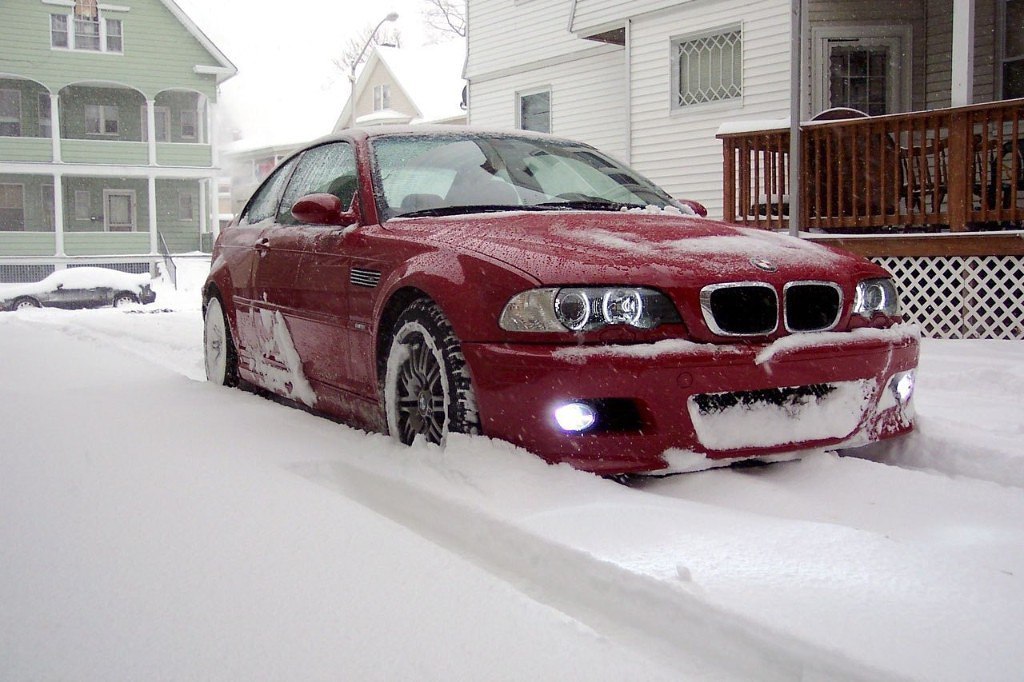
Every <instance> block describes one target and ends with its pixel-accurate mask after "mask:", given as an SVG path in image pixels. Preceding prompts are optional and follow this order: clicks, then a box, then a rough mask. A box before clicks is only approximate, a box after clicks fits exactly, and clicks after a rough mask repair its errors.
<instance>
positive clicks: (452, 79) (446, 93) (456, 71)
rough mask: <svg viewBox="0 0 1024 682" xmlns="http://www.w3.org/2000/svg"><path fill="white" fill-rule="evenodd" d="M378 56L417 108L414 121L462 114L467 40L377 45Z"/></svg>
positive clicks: (453, 116)
mask: <svg viewBox="0 0 1024 682" xmlns="http://www.w3.org/2000/svg"><path fill="white" fill-rule="evenodd" d="M376 52H377V56H378V57H379V58H380V60H381V61H382V62H383V63H384V65H385V66H386V67H387V68H388V70H389V71H391V75H392V76H394V77H395V80H396V81H397V82H398V85H399V86H401V88H402V89H403V90H404V91H405V93H406V94H407V95H408V96H409V99H410V100H412V103H413V105H414V106H415V107H416V108H417V109H419V113H420V115H419V116H418V117H416V118H415V119H413V120H414V121H416V122H430V121H444V120H448V119H451V118H457V117H460V116H464V115H465V112H464V111H463V109H462V107H461V104H462V89H463V88H464V87H465V86H466V81H465V80H464V79H463V78H462V69H463V66H464V65H465V61H466V43H465V41H463V40H451V41H449V42H446V43H440V44H437V45H427V46H425V47H418V48H397V47H378V48H377V50H376Z"/></svg>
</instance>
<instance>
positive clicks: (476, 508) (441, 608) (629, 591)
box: [0, 260, 1024, 680]
mask: <svg viewBox="0 0 1024 682" xmlns="http://www.w3.org/2000/svg"><path fill="white" fill-rule="evenodd" d="M205 267H206V264H205V262H203V261H202V260H195V261H190V262H184V263H183V264H182V265H181V271H182V272H181V277H182V287H181V289H180V290H179V291H177V292H175V291H173V290H170V289H169V288H168V287H167V286H166V285H164V286H158V287H156V288H157V290H158V294H159V295H158V298H157V301H156V303H155V304H153V305H150V306H140V307H137V308H134V309H128V310H112V309H106V310H92V311H60V310H27V311H21V312H18V313H3V314H0V382H2V384H3V387H4V396H5V399H4V404H3V408H2V409H0V438H2V440H0V443H2V445H0V661H2V664H0V679H3V680H8V679H10V680H36V679H74V680H118V679H124V680H138V679H186V678H187V679H247V680H248V679H266V680H280V679H303V680H306V679H331V680H337V679H353V680H524V679H538V680H549V679H569V680H647V679H650V680H683V679H722V680H731V679H758V680H774V679H779V680H784V679H826V680H834V679H863V680H880V679H921V680H968V679H969V680H1018V679H1021V671H1022V670H1024V647H1022V646H1021V644H1020V643H1021V642H1022V641H1024V618H1021V612H1022V607H1024V445H1022V444H1021V443H1022V441H1024V438H1022V436H1024V418H1022V417H1024V406H1022V403H1021V394H1020V390H1019V388H1018V387H1019V386H1020V385H1021V383H1022V381H1024V344H1022V343H1020V342H992V341H928V340H926V341H925V342H924V345H923V352H922V359H921V373H920V380H919V384H918V391H919V392H918V397H917V408H918V413H919V429H918V431H917V432H915V433H914V434H913V435H912V436H911V437H909V438H907V439H904V441H903V442H900V443H898V444H887V445H884V446H879V447H875V448H874V449H873V450H872V451H871V452H869V453H864V454H865V455H866V456H867V457H869V459H864V458H854V457H848V456H845V457H844V456H838V455H836V454H832V453H820V454H818V455H816V456H813V457H809V458H806V459H804V460H802V461H800V462H791V463H785V464H776V465H772V466H766V467H755V468H743V469H728V470H717V471H708V472H704V473H700V474H690V475H683V476H676V477H671V478H665V479H654V480H649V481H645V482H642V483H638V484H635V485H633V486H631V487H625V486H621V485H618V484H616V483H612V482H610V481H605V480H602V479H600V478H597V477H594V476H591V475H588V474H583V473H580V472H577V471H574V470H572V469H570V468H568V467H565V466H548V465H546V464H544V463H543V462H541V461H540V460H538V459H537V458H535V457H533V456H531V455H529V454H528V453H525V452H523V451H521V450H516V449H515V448H513V447H511V446H508V445H506V444H503V443H500V442H492V441H488V440H486V439H483V438H469V437H454V438H452V439H451V441H450V443H449V445H448V447H447V448H446V449H444V450H441V449H439V448H435V447H428V446H421V447H414V448H403V447H400V446H398V445H396V444H394V443H393V442H392V441H390V440H389V439H387V438H385V437H383V436H378V435H369V434H364V433H362V432H358V431H355V430H352V429H349V428H346V427H344V426H340V425H338V424H335V423H333V422H330V421H328V420H325V419H321V418H317V417H315V416H312V415H310V414H307V413H306V412H303V411H300V410H297V409H289V408H287V407H284V406H282V405H279V404H277V403H274V402H272V401H269V400H265V399H263V398H260V397H258V396H255V395H252V394H249V393H245V392H242V391H235V390H229V389H224V388H218V387H214V386H210V385H208V384H206V383H205V382H204V381H203V369H202V358H201V337H202V324H201V320H200V314H199V298H198V286H199V282H201V278H202V274H203V270H204V268H205Z"/></svg>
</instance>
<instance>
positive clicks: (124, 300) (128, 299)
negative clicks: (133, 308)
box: [110, 291, 139, 308]
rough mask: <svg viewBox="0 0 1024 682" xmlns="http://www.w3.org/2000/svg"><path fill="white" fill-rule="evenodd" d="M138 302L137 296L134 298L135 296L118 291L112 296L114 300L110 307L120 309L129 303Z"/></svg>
mask: <svg viewBox="0 0 1024 682" xmlns="http://www.w3.org/2000/svg"><path fill="white" fill-rule="evenodd" d="M138 302H139V299H138V297H137V296H135V294H132V293H129V292H127V291H119V292H117V293H116V294H114V299H113V300H112V301H111V302H110V305H112V306H114V307H115V308H120V307H122V306H125V305H128V304H130V303H138Z"/></svg>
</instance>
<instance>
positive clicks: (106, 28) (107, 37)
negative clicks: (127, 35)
mask: <svg viewBox="0 0 1024 682" xmlns="http://www.w3.org/2000/svg"><path fill="white" fill-rule="evenodd" d="M100 21H102V22H103V51H104V52H109V53H111V54H124V22H123V21H121V20H120V19H113V18H111V17H104V16H102V15H101V16H100ZM111 24H117V34H116V38H117V42H118V43H119V44H118V46H117V49H114V48H113V47H111V46H110V44H111V38H112V37H115V36H114V35H112V34H111V32H110V28H111Z"/></svg>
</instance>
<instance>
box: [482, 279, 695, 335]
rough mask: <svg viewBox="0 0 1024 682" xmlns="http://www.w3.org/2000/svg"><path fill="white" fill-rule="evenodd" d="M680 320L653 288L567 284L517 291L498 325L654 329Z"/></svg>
mask: <svg viewBox="0 0 1024 682" xmlns="http://www.w3.org/2000/svg"><path fill="white" fill-rule="evenodd" d="M679 321H680V320H679V313H677V312H676V309H675V307H674V306H673V305H672V302H671V301H670V300H669V299H668V298H667V297H666V296H665V295H664V294H662V293H660V292H657V291H654V290H653V289H646V288H642V287H566V288H563V289H553V288H552V289H531V290H530V291H524V292H523V293H521V294H516V295H515V296H513V297H512V299H511V300H510V301H509V302H508V303H507V304H506V305H505V309H504V310H503V311H502V312H501V318H500V320H499V324H500V325H501V328H502V329H504V330H506V331H510V332H564V331H566V330H569V331H574V332H580V331H591V330H594V329H599V328H601V327H604V326H607V325H611V324H627V325H630V326H632V327H637V328H639V329H653V328H654V327H657V326H658V325H659V324H663V323H666V322H679Z"/></svg>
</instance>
